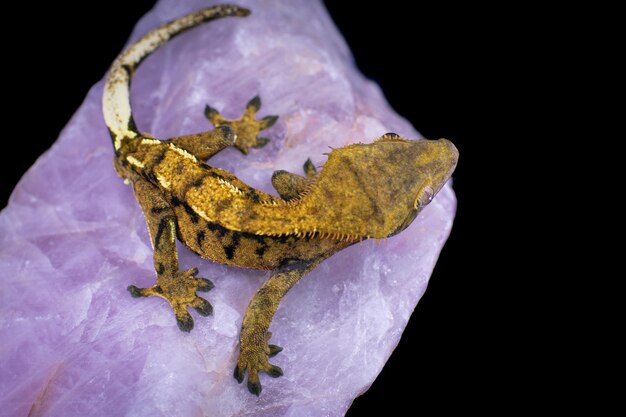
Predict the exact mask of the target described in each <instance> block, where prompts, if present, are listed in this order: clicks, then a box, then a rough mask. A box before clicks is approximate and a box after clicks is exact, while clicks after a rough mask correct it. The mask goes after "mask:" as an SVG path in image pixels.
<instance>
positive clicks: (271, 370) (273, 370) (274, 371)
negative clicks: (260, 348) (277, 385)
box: [266, 365, 283, 378]
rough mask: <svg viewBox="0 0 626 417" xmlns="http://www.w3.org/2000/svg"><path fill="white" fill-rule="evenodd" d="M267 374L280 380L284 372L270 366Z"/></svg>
mask: <svg viewBox="0 0 626 417" xmlns="http://www.w3.org/2000/svg"><path fill="white" fill-rule="evenodd" d="M266 372H267V374H268V375H269V376H271V377H272V378H278V377H279V376H283V370H282V369H280V367H279V366H276V365H270V366H269V368H268V369H267V371H266Z"/></svg>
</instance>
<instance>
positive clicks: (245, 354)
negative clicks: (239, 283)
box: [233, 256, 324, 396]
mask: <svg viewBox="0 0 626 417" xmlns="http://www.w3.org/2000/svg"><path fill="white" fill-rule="evenodd" d="M323 259H324V257H323V256H321V257H319V258H318V259H314V260H309V261H301V260H294V261H292V262H289V263H287V264H286V265H284V266H283V267H281V268H279V269H278V270H276V272H275V273H274V274H273V275H272V276H271V277H270V279H268V280H267V282H266V283H265V284H263V285H262V286H261V288H259V289H258V290H257V292H256V293H255V294H254V297H252V300H251V301H250V304H249V306H248V309H247V310H246V314H245V315H244V318H243V323H242V324H241V336H240V346H239V359H238V360H237V366H235V370H234V373H233V376H234V377H235V379H236V380H237V382H239V383H242V382H243V380H244V377H245V374H246V372H247V373H248V390H249V391H250V392H251V393H252V394H254V395H256V396H258V395H260V394H261V381H260V379H259V373H261V372H265V373H266V374H268V375H269V376H271V377H273V378H277V377H279V376H282V375H283V370H282V369H280V368H279V367H278V366H276V365H272V364H271V363H270V362H269V358H270V357H272V356H275V355H276V354H277V353H278V352H280V351H281V350H282V348H281V347H279V346H276V345H270V344H268V341H269V339H270V337H271V336H272V333H270V332H269V327H270V323H271V322H272V318H273V317H274V313H276V310H277V309H278V305H279V304H280V301H281V300H282V298H283V297H284V296H285V295H286V294H287V292H288V291H289V289H290V288H291V287H293V286H294V285H295V284H296V283H297V282H298V281H299V280H300V279H301V278H302V277H303V276H304V275H306V274H307V273H308V272H310V271H311V270H312V269H313V268H315V267H316V266H317V265H318V264H319V263H320V262H321V261H322V260H323Z"/></svg>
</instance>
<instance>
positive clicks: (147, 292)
mask: <svg viewBox="0 0 626 417" xmlns="http://www.w3.org/2000/svg"><path fill="white" fill-rule="evenodd" d="M133 190H134V192H135V197H136V198H137V201H138V202H139V204H140V205H141V208H142V210H143V212H144V214H145V216H146V222H147V223H148V231H149V232H150V239H151V241H152V246H153V249H154V269H155V270H156V274H157V281H156V285H154V286H152V287H149V288H138V287H136V286H134V285H130V286H129V287H128V291H129V292H130V293H131V295H132V296H133V297H149V296H158V297H161V298H164V299H166V300H167V301H168V302H169V303H170V305H171V306H172V309H174V314H175V315H176V321H177V322H178V327H179V328H180V329H181V330H182V331H185V332H188V331H190V330H191V329H192V328H193V318H192V317H191V315H190V314H189V312H188V311H187V307H193V308H194V309H195V310H196V311H197V312H198V313H199V314H201V315H203V316H208V315H210V314H211V313H212V312H213V307H212V306H211V304H210V303H209V302H208V301H207V300H205V299H204V298H201V297H198V295H197V294H196V291H209V290H211V289H212V288H213V283H212V282H211V281H209V280H208V279H205V278H199V277H196V275H197V274H198V269H197V268H191V269H188V270H186V271H180V270H179V269H178V254H177V252H176V228H177V224H176V216H175V215H174V211H173V209H172V207H171V206H170V204H169V203H168V202H167V201H166V200H165V198H164V197H163V195H162V194H161V192H160V191H159V189H158V188H157V187H155V186H154V185H152V184H150V183H149V182H148V181H144V180H142V179H136V180H135V181H133Z"/></svg>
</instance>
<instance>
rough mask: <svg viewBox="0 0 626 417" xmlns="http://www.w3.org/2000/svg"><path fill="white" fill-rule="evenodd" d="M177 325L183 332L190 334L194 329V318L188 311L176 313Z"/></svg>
mask: <svg viewBox="0 0 626 417" xmlns="http://www.w3.org/2000/svg"><path fill="white" fill-rule="evenodd" d="M176 323H177V324H178V328H179V329H180V330H182V331H183V332H187V333H189V332H190V331H191V329H193V318H192V317H191V314H189V313H188V312H187V310H183V311H177V312H176Z"/></svg>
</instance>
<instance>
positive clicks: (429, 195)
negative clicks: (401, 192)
mask: <svg viewBox="0 0 626 417" xmlns="http://www.w3.org/2000/svg"><path fill="white" fill-rule="evenodd" d="M434 196H435V190H433V188H432V187H431V186H430V185H427V186H425V187H424V188H422V189H421V190H420V192H419V193H418V194H417V198H416V199H415V203H414V204H413V207H414V208H415V209H416V210H418V209H421V208H422V207H426V206H427V205H428V203H430V202H431V201H432V200H433V197H434Z"/></svg>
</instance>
